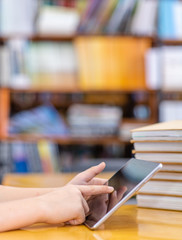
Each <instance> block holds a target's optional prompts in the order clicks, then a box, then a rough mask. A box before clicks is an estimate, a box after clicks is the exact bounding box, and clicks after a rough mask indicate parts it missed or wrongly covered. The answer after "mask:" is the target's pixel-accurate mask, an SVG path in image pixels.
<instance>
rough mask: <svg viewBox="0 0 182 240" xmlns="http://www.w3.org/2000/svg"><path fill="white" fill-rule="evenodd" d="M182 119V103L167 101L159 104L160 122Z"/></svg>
mask: <svg viewBox="0 0 182 240" xmlns="http://www.w3.org/2000/svg"><path fill="white" fill-rule="evenodd" d="M180 119H182V101H175V100H172V101H170V100H165V101H162V102H160V104H159V121H160V122H166V121H173V120H180Z"/></svg>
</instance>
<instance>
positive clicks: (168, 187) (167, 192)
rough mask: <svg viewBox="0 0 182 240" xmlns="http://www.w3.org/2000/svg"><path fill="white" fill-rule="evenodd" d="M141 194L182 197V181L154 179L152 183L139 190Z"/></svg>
mask: <svg viewBox="0 0 182 240" xmlns="http://www.w3.org/2000/svg"><path fill="white" fill-rule="evenodd" d="M139 194H145V195H147V194H152V195H160V196H161V195H162V196H178V197H182V181H181V180H178V181H171V180H154V179H153V180H152V181H149V182H147V183H146V184H145V185H144V186H143V187H142V188H141V189H140V190H139Z"/></svg>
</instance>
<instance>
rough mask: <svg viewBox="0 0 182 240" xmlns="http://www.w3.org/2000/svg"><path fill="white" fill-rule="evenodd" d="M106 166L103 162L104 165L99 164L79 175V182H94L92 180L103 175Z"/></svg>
mask: <svg viewBox="0 0 182 240" xmlns="http://www.w3.org/2000/svg"><path fill="white" fill-rule="evenodd" d="M105 166H106V164H105V163H104V162H102V163H100V164H98V165H97V166H93V167H91V168H89V169H87V170H85V171H83V172H81V173H79V174H78V177H79V180H83V181H86V182H89V181H90V180H92V178H94V177H95V176H96V175H98V174H99V173H101V172H102V171H103V170H104V168H105Z"/></svg>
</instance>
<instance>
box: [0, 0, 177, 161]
mask: <svg viewBox="0 0 182 240" xmlns="http://www.w3.org/2000/svg"><path fill="white" fill-rule="evenodd" d="M19 1H22V0H19ZM24 1H25V0H24ZM25 2H26V1H25ZM40 2H42V3H43V5H42V6H41V8H39V11H38V14H40V16H41V14H42V16H44V14H45V12H44V10H46V11H47V9H48V10H50V12H49V14H51V15H50V16H53V15H52V14H53V12H52V11H54V7H55V6H56V7H57V8H58V9H59V10H61V9H60V8H64V7H67V8H68V9H69V11H70V13H71V14H75V12H74V13H73V12H72V11H75V9H77V8H78V9H79V11H78V12H79V13H81V14H80V22H79V24H78V25H77V28H76V30H75V31H72V32H70V33H69V34H66V33H63V32H60V31H58V30H55V31H54V32H50V30H51V27H50V26H49V27H47V30H48V31H47V32H46V31H45V28H44V29H43V30H44V31H42V30H41V29H40V26H43V25H39V28H37V25H36V29H35V26H34V25H33V31H30V32H29V33H24V32H22V31H21V27H22V26H21V24H20V29H18V31H19V32H18V33H16V32H13V33H12V34H9V33H6V34H2V33H1V32H0V43H1V47H5V48H6V47H7V48H6V49H5V54H6V51H7V50H8V48H9V47H10V48H12V49H11V50H17V49H18V50H17V59H24V58H25V56H29V55H31V54H34V55H33V57H34V58H32V59H36V60H37V59H38V57H40V56H41V51H42V52H43V53H44V54H45V52H46V51H47V49H49V53H50V52H54V54H52V56H51V55H47V56H46V54H47V53H46V54H45V55H44V59H45V58H47V59H49V61H46V62H44V61H42V62H43V63H44V64H43V65H41V67H42V69H43V68H44V69H46V71H47V72H46V74H47V75H46V74H45V72H43V73H42V72H41V70H42V69H41V70H40V71H39V69H38V68H37V66H36V65H34V66H32V62H34V61H32V59H31V60H29V62H28V64H27V65H26V64H22V63H21V61H20V62H19V60H17V62H16V63H17V66H18V71H19V74H20V75H21V77H22V75H23V77H25V75H28V77H29V79H30V80H31V81H30V82H28V83H26V84H25V85H21V83H22V79H18V78H16V76H15V78H12V79H15V80H12V82H13V84H12V82H10V83H9V82H8V83H7V82H6V81H5V83H3V84H1V87H0V100H1V101H0V104H1V108H0V119H1V126H0V140H1V141H9V142H11V143H13V142H14V141H15V142H16V141H23V142H27V143H29V142H37V141H39V140H46V139H47V140H49V141H52V142H54V143H56V144H59V145H61V146H65V147H66V146H68V148H69V147H71V146H72V145H76V146H79V145H93V146H94V145H104V146H108V145H117V146H121V148H123V146H124V147H125V146H129V147H130V148H131V145H130V143H129V137H128V139H127V138H126V137H125V136H123V135H122V130H125V131H126V132H128V133H129V128H135V127H137V126H141V125H142V124H143V125H147V124H151V123H155V122H157V121H158V120H159V104H160V102H161V101H162V96H163V95H164V94H166V93H165V92H164V91H163V89H162V88H161V86H160V87H156V88H155V87H154V88H153V89H152V88H150V87H148V86H147V83H146V75H145V74H146V72H145V59H144V58H145V54H146V52H148V51H149V50H150V49H152V48H156V47H162V46H167V45H178V46H180V45H182V40H181V39H182V37H181V39H180V38H179V36H178V38H174V36H172V37H170V36H169V37H168V38H167V37H166V36H165V35H162V34H161V33H160V34H159V27H160V26H161V25H160V24H159V26H156V17H157V15H158V14H159V15H160V14H162V13H161V12H157V10H156V9H157V8H156V6H157V4H158V3H159V4H161V1H157V0H156V1H155V0H149V1H140V0H130V1H126V0H124V1H123V6H121V4H119V2H120V1H117V0H111V1H107V4H106V5H105V7H104V0H101V1H96V0H95V1H93V2H95V4H96V5H95V6H92V7H93V9H92V10H91V6H90V7H89V5H88V4H91V2H92V1H88V3H87V1H76V0H75V1H70V5H69V6H68V5H66V4H68V1H67V3H65V2H66V1H40ZM81 2H82V4H83V5H82V6H81V5H80V4H81ZM89 2H90V3H89ZM144 2H145V4H146V6H143V8H144V9H145V12H142V10H141V9H142V6H141V5H142V4H144ZM56 4H57V5H56ZM92 4H93V3H92ZM109 4H110V5H109ZM124 4H125V5H124ZM136 4H138V5H136ZM65 5H66V6H65ZM23 6H24V5H23ZM96 6H97V8H96ZM137 6H138V8H137ZM44 7H45V9H44ZM52 7H53V8H52ZM159 7H160V8H161V5H160V6H159ZM68 9H67V10H68ZM80 9H82V10H80ZM94 9H95V10H94ZM134 9H135V11H133V10H134ZM137 9H139V10H137ZM87 10H90V11H91V12H92V13H91V12H90V13H89V12H88V11H87ZM118 11H119V12H120V13H121V14H120V17H121V18H120V19H119V21H120V22H117V21H116V24H115V25H114V28H112V27H111V26H113V25H112V24H113V20H112V18H113V19H114V17H116V16H117V12H118ZM70 13H69V14H70ZM149 13H150V14H149ZM4 14H5V13H4ZM69 14H68V16H70V15H69ZM7 16H8V15H7ZM72 16H73V15H72ZM149 16H150V19H149ZM160 17H161V16H160ZM9 19H10V18H9ZM142 19H145V21H143V20H142ZM36 21H37V22H36V24H37V23H38V21H41V18H39V15H37V16H36ZM64 21H65V23H66V20H65V19H64ZM94 22H95V23H98V24H95V25H94V24H93V23H94ZM50 23H51V24H53V26H55V25H56V24H55V22H54V19H53V18H52V17H51V21H50ZM33 24H35V22H34V23H33ZM39 24H40V23H39ZM139 26H141V29H140V28H139ZM146 26H147V27H146ZM30 29H31V27H30ZM113 29H114V31H113ZM35 30H36V31H35ZM59 30H60V29H59ZM17 39H18V40H21V42H18V43H17V42H16V43H15V46H14V45H11V44H12V42H13V40H15V41H16V40H17ZM9 44H10V45H9ZM13 44H14V43H13ZM64 44H66V45H64ZM63 45H64V46H65V48H67V53H68V52H69V54H70V55H69V56H71V58H70V59H72V57H73V51H72V50H74V51H75V53H74V54H76V64H75V61H73V62H72V65H71V66H69V65H68V64H67V62H69V61H68V60H65V64H66V65H65V66H64V68H62V72H61V71H60V72H58V73H57V72H56V71H57V69H58V68H59V67H60V65H59V64H58V65H57V66H56V67H55V66H54V65H51V67H50V66H49V65H46V63H47V62H50V63H53V62H55V63H58V62H59V61H62V62H63V63H64V57H65V56H67V55H68V54H67V53H66V55H64V53H63V56H64V57H63V58H62V59H61V58H59V57H58V58H54V56H56V54H55V53H56V52H59V53H61V51H62V50H60V46H63ZM17 46H18V47H17ZM20 46H21V47H20ZM20 48H21V50H20ZM71 48H72V50H71V53H70V49H71ZM73 48H74V49H73ZM22 49H23V51H22ZM25 49H26V50H25ZM40 49H42V50H41V51H39V50H40ZM62 49H63V48H62ZM36 51H37V52H38V51H39V52H38V54H37V55H36ZM31 57H32V55H31ZM40 59H41V58H40ZM40 59H39V61H40ZM65 59H66V58H65ZM37 61H38V60H37ZM71 61H72V60H71ZM42 62H41V63H42ZM14 65H15V64H14ZM24 65H25V66H26V67H25V68H24ZM41 67H40V68H41ZM27 69H28V70H27ZM13 74H14V72H13ZM51 74H52V76H51ZM59 74H60V75H59ZM15 75H16V74H15ZM53 75H54V76H53ZM13 77H14V76H13ZM160 77H161V75H160ZM17 79H18V80H20V84H19V85H18V84H17V85H16V84H15V83H16V80H17ZM37 79H39V80H40V79H41V81H40V82H41V83H40V82H39V83H37V82H36V80H37ZM45 79H47V80H46V81H44V80H45ZM26 80H27V78H26ZM58 83H59V84H58ZM179 92H180V90H179V91H175V93H174V94H178V93H179ZM43 95H47V96H48V100H50V101H51V103H53V105H54V106H55V108H56V109H57V110H58V111H59V113H63V114H64V115H65V114H66V111H67V109H69V107H70V106H71V105H72V104H75V103H76V104H83V105H84V104H90V105H93V106H97V105H104V106H105V105H108V106H112V107H113V106H117V107H119V108H120V109H122V111H123V116H122V118H121V124H120V125H121V127H119V128H118V133H119V134H114V135H113V136H109V135H108V136H107V135H105V136H100V137H98V136H88V137H85V136H71V135H69V136H64V135H61V136H45V135H43V134H42V135H41V134H36V133H24V134H22V133H14V134H12V133H9V132H8V125H9V121H10V119H11V117H12V116H13V115H14V114H16V113H19V112H21V111H25V110H30V109H31V107H32V108H34V107H36V106H38V105H40V104H41V103H42V102H41V101H40V99H42V96H43ZM168 95H169V94H168ZM21 96H23V97H22V99H27V98H28V97H31V96H33V98H35V99H38V100H35V101H34V102H33V104H32V105H31V104H30V105H31V106H30V105H29V106H28V105H26V106H24V107H22V104H23V102H21V103H20V102H18V101H19V99H20V98H21ZM60 99H61V100H60ZM22 101H23V100H22ZM32 101H33V100H32ZM122 128H123V129H122ZM120 132H121V133H120ZM127 157H129V156H127Z"/></svg>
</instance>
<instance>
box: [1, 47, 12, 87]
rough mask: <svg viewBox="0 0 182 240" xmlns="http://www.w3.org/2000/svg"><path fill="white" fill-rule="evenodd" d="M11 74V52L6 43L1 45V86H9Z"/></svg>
mask: <svg viewBox="0 0 182 240" xmlns="http://www.w3.org/2000/svg"><path fill="white" fill-rule="evenodd" d="M10 76H11V67H10V52H9V48H8V47H7V46H6V45H4V46H1V47H0V86H2V87H8V86H9V82H10Z"/></svg>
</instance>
